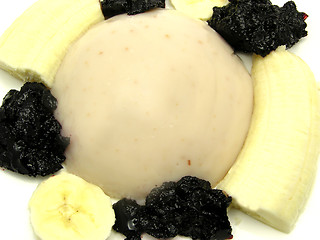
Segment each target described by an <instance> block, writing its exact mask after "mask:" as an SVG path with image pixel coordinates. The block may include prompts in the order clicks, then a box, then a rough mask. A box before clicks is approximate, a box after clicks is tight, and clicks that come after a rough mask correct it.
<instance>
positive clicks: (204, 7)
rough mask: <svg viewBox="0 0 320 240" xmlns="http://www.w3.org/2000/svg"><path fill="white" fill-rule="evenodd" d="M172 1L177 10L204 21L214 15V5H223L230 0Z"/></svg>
mask: <svg viewBox="0 0 320 240" xmlns="http://www.w3.org/2000/svg"><path fill="white" fill-rule="evenodd" d="M170 2H171V4H172V6H173V7H174V8H175V9H176V10H178V11H180V12H183V13H185V14H186V15H189V16H190V17H193V18H197V19H201V20H204V21H207V20H209V19H210V18H211V17H212V14H213V11H212V8H213V7H223V6H225V5H227V4H228V3H229V1H228V0H170Z"/></svg>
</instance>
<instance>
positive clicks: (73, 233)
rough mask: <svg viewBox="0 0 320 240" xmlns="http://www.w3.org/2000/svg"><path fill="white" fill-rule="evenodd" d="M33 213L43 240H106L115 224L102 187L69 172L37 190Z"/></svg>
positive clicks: (36, 230) (47, 181)
mask: <svg viewBox="0 0 320 240" xmlns="http://www.w3.org/2000/svg"><path fill="white" fill-rule="evenodd" d="M29 209H30V217H31V224H32V226H33V229H34V232H35V234H36V235H37V236H39V237H40V239H41V240H65V239H68V240H105V239H106V238H107V237H108V236H109V235H110V233H111V228H112V226H113V224H114V222H115V214H114V211H113V208H112V204H111V200H110V198H109V197H108V196H107V195H105V194H104V192H103V191H102V190H101V189H100V188H99V187H97V186H95V185H92V184H90V183H87V182H86V181H84V180H83V179H81V178H79V177H77V176H75V175H72V174H69V173H65V172H62V173H60V174H59V175H56V176H53V177H50V178H49V179H47V180H46V181H44V182H42V183H41V184H40V185H39V186H38V187H37V189H36V191H35V192H34V193H33V195H32V197H31V199H30V202H29Z"/></svg>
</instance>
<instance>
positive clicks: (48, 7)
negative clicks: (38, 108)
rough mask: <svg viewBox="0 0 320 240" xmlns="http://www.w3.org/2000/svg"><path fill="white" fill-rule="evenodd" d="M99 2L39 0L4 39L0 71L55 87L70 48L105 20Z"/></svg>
mask: <svg viewBox="0 0 320 240" xmlns="http://www.w3.org/2000/svg"><path fill="white" fill-rule="evenodd" d="M103 20H104V17H103V15H102V11H101V7H100V2H99V1H98V0H38V1H37V2H36V3H34V4H33V5H32V6H31V7H30V8H28V9H27V10H26V11H25V12H24V13H23V14H22V15H21V16H20V17H19V18H17V19H16V20H15V21H14V22H13V24H12V25H11V26H10V27H9V28H8V29H7V30H6V31H5V32H4V34H3V35H2V36H1V38H0V68H2V69H4V70H5V71H8V72H9V73H10V74H12V75H13V76H15V77H17V78H19V79H21V80H23V81H40V82H43V83H44V84H46V85H47V86H49V87H51V85H52V83H53V80H54V77H55V74H56V72H57V70H58V68H59V66H60V63H61V61H62V59H63V57H64V55H65V53H66V51H67V48H68V47H69V45H70V44H71V43H72V42H73V41H74V40H76V39H77V38H78V37H79V36H81V35H82V34H83V33H84V32H85V31H86V30H88V29H89V28H90V26H92V25H93V24H95V23H97V22H99V21H103Z"/></svg>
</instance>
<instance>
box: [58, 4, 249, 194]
mask: <svg viewBox="0 0 320 240" xmlns="http://www.w3.org/2000/svg"><path fill="white" fill-rule="evenodd" d="M52 92H53V94H54V95H55V96H56V97H57V99H58V109H57V111H56V116H57V118H58V120H59V121H60V122H61V123H62V125H63V131H64V134H65V135H68V136H70V137H71V143H70V146H69V147H68V149H67V152H66V155H67V160H66V168H67V170H68V171H70V172H72V173H74V174H76V175H78V176H80V177H82V178H84V179H85V180H87V181H89V182H92V183H94V184H97V185H99V186H100V187H102V188H103V190H104V191H105V192H106V193H107V194H109V195H110V196H112V197H132V198H135V199H140V198H143V197H145V196H146V194H147V193H148V192H149V191H150V190H151V189H152V188H153V187H154V186H156V185H160V184H161V183H162V182H164V181H169V180H178V179H180V178H181V177H182V176H185V175H194V176H197V177H200V178H203V179H206V180H209V181H210V182H211V183H212V184H213V185H215V184H216V183H217V181H219V180H220V179H221V178H222V177H223V176H224V175H225V174H226V172H227V171H228V169H229V168H230V167H231V165H232V164H233V162H234V160H235V159H236V156H237V154H238V153H239V151H240V149H241V147H242V145H243V143H244V140H245V138H246V134H247V131H248V128H249V126H250V119H251V114H252V102H253V90H252V82H251V78H250V76H249V74H248V72H247V71H246V69H245V68H244V66H243V65H242V63H241V61H240V60H239V58H238V57H237V56H236V55H234V54H233V50H232V49H231V48H230V47H229V46H228V45H227V44H226V43H225V42H224V40H223V39H222V38H221V37H220V36H219V35H218V34H217V33H215V32H214V31H213V30H212V29H211V28H209V27H208V26H207V25H206V24H205V23H203V22H201V21H197V20H194V19H191V18H188V17H186V16H184V15H181V14H180V13H178V12H176V11H173V10H156V11H150V12H148V13H143V14H139V15H135V16H127V15H120V16H116V17H114V18H111V19H109V20H107V21H105V22H102V23H100V24H98V25H96V26H95V27H93V28H92V29H90V30H89V31H88V32H87V33H86V34H85V35H84V36H83V37H82V38H80V39H79V40H78V41H77V42H76V43H75V44H74V45H73V46H72V47H71V48H70V50H69V52H68V54H67V55H66V57H65V59H64V61H63V63H62V65H61V67H60V69H59V71H58V73H57V76H56V80H55V83H54V86H53V90H52Z"/></svg>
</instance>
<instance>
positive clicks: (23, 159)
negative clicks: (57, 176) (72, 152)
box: [0, 82, 69, 177]
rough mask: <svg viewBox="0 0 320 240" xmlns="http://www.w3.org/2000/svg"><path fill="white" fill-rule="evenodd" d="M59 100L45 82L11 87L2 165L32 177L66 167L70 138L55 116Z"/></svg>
mask: <svg viewBox="0 0 320 240" xmlns="http://www.w3.org/2000/svg"><path fill="white" fill-rule="evenodd" d="M56 107H57V100H56V99H55V97H54V96H53V95H52V94H51V92H50V90H49V89H48V88H47V87H45V86H44V85H43V84H41V83H34V82H28V83H25V84H24V85H23V86H22V88H21V89H20V91H18V90H14V89H12V90H10V91H9V92H8V93H7V94H6V96H5V97H4V99H3V102H2V106H1V107H0V166H1V167H3V168H6V169H8V170H11V171H13V172H17V173H21V174H25V175H29V176H34V177H35V176H38V175H40V176H46V175H49V174H52V173H54V172H56V171H58V170H59V169H61V168H62V165H61V164H62V163H63V162H64V161H65V156H64V151H65V149H66V147H67V146H68V145H69V138H67V137H63V136H62V135H60V131H61V128H62V127H61V125H60V123H59V122H58V121H57V120H56V119H55V117H54V114H53V113H54V110H55V109H56Z"/></svg>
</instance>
